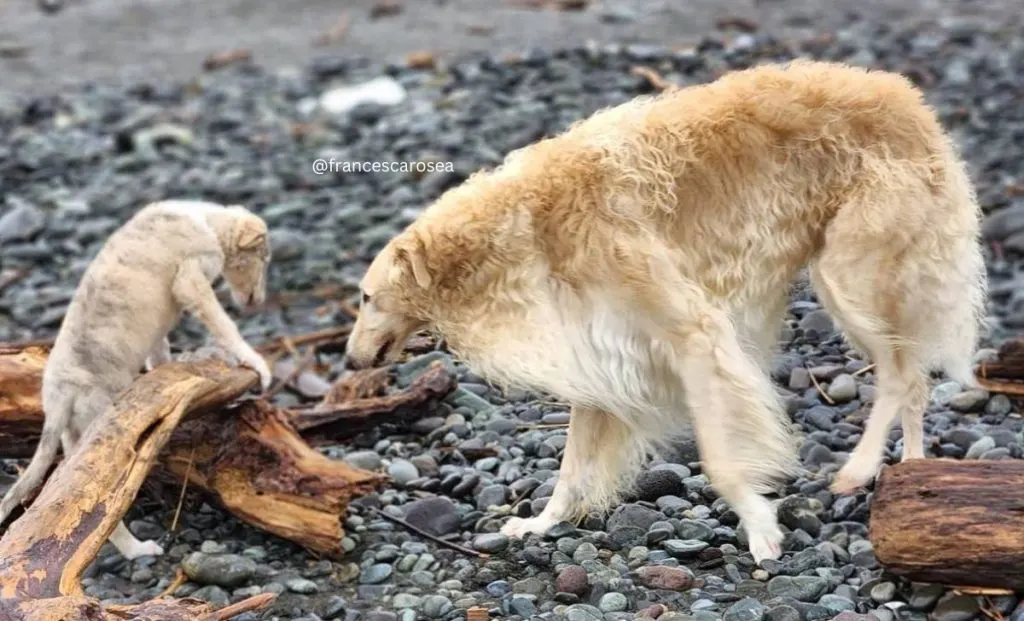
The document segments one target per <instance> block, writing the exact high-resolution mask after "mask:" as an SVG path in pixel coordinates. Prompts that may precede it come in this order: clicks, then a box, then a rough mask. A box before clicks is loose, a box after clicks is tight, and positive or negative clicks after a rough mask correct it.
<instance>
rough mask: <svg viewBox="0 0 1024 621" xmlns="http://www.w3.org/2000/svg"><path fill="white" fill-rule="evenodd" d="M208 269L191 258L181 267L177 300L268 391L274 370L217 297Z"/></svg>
mask: <svg viewBox="0 0 1024 621" xmlns="http://www.w3.org/2000/svg"><path fill="white" fill-rule="evenodd" d="M204 267H205V266H204V265H203V264H202V263H201V262H200V261H199V260H196V259H187V260H185V261H184V262H183V263H182V264H181V266H180V267H179V268H178V274H177V275H176V277H175V279H174V286H173V292H174V297H175V299H176V300H177V301H178V303H179V304H180V305H181V307H182V308H184V309H185V310H186V311H188V312H189V313H191V314H193V315H195V316H196V318H197V319H199V321H200V322H201V323H202V324H203V325H204V326H206V329H208V330H209V331H210V333H211V334H212V335H213V338H214V339H215V340H216V341H217V343H218V344H219V345H220V346H221V347H223V348H224V349H226V350H228V351H229V352H231V354H232V355H234V356H235V357H236V358H237V359H238V360H239V362H241V363H242V364H243V365H245V366H247V367H249V368H251V369H253V370H254V371H256V373H258V374H259V376H260V383H261V384H262V386H263V389H264V390H266V389H267V388H269V387H270V382H271V380H272V379H273V375H272V374H271V372H270V367H269V366H268V365H267V362H266V361H265V360H264V359H263V356H261V355H260V354H259V352H257V351H256V350H255V349H253V348H252V346H251V345H249V343H247V342H246V341H245V339H244V338H243V337H242V334H241V333H240V332H239V331H238V326H236V325H235V322H234V321H232V320H231V317H229V316H228V314H227V312H225V311H224V308H223V307H222V306H221V305H220V302H218V301H217V295H216V294H215V293H214V292H213V287H212V286H211V285H210V281H209V279H208V278H207V276H206V273H207V271H209V270H207V269H204Z"/></svg>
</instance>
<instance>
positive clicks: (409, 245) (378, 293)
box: [346, 230, 434, 369]
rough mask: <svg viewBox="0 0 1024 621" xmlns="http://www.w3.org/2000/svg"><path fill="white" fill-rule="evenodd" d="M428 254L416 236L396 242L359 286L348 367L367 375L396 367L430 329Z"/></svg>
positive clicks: (403, 236) (372, 265)
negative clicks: (409, 345)
mask: <svg viewBox="0 0 1024 621" xmlns="http://www.w3.org/2000/svg"><path fill="white" fill-rule="evenodd" d="M428 251H429V249H428V248H427V244H426V243H425V242H424V240H423V238H422V237H420V236H419V235H418V234H417V233H416V232H415V231H411V230H406V231H405V232H403V233H402V234H401V235H399V236H397V237H395V238H394V239H392V240H391V241H390V242H389V243H388V244H387V246H385V247H384V249H383V250H381V251H380V253H379V254H378V255H377V257H376V258H374V260H373V262H372V263H370V267H369V268H368V269H367V270H366V274H365V275H364V276H363V280H362V282H360V283H359V288H360V293H361V294H362V300H361V302H360V305H359V317H358V318H357V319H356V323H355V325H354V326H353V327H352V333H351V335H349V337H348V344H347V346H346V355H347V358H348V366H349V368H352V369H364V368H367V367H371V366H375V365H379V364H381V363H384V362H392V361H394V360H395V358H397V357H398V354H399V353H401V351H402V346H403V345H404V344H405V341H406V340H407V339H408V338H409V337H410V336H411V335H412V334H414V333H415V332H418V331H419V330H422V329H424V328H426V327H428V325H429V319H428V317H427V313H426V312H425V310H424V309H425V308H426V306H427V305H426V300H427V299H428V296H429V294H430V291H431V285H432V284H434V282H433V280H434V279H433V278H432V276H431V272H430V269H429V268H428V264H427V253H428Z"/></svg>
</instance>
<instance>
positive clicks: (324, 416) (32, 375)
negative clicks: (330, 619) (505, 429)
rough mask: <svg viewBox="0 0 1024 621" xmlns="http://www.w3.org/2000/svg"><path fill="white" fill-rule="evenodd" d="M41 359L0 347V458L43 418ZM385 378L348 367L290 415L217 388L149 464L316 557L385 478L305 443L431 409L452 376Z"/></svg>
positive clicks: (16, 448) (15, 452)
mask: <svg viewBox="0 0 1024 621" xmlns="http://www.w3.org/2000/svg"><path fill="white" fill-rule="evenodd" d="M46 356H47V352H46V349H45V348H44V347H31V348H28V349H25V350H21V351H18V350H7V351H4V350H0V457H7V458H11V457H29V456H31V455H32V453H33V451H34V450H35V446H36V444H37V442H38V439H39V432H40V430H41V429H42V424H43V411H42V406H41V403H40V396H39V389H40V384H41V378H42V370H43V367H44V365H45V363H46ZM174 366H175V368H189V367H188V366H187V365H186V366H182V365H174ZM204 368H205V367H204ZM218 368H220V367H218ZM221 370H222V371H223V370H224V368H221ZM159 371H160V372H161V374H160V375H157V374H156V373H157V372H156V371H154V372H153V373H151V374H148V375H147V376H148V377H149V378H150V380H152V379H153V377H157V378H158V379H159V378H160V377H163V375H162V374H163V373H164V368H163V367H161V369H159ZM236 372H237V373H242V374H244V375H245V376H247V377H249V376H252V375H253V374H252V373H251V372H248V371H244V370H239V371H236ZM140 381H141V380H140ZM160 381H161V382H172V383H173V382H176V381H178V380H177V379H171V378H164V379H162V380H160ZM389 384H390V379H389V377H388V373H387V370H386V369H371V370H367V371H362V372H359V373H353V374H351V375H349V376H348V377H346V378H345V379H344V380H343V381H340V382H338V383H337V384H335V386H334V387H333V389H332V390H331V393H330V394H329V395H328V396H327V397H326V398H325V399H324V401H323V403H322V404H321V405H320V406H318V407H315V408H307V409H302V410H294V411H290V410H282V409H278V408H274V407H272V406H270V405H268V404H267V403H265V402H262V401H244V402H242V403H240V404H237V405H235V406H229V404H230V402H231V401H232V400H233V399H234V398H235V396H237V395H233V394H230V395H229V393H225V396H226V397H229V398H225V399H224V400H222V401H220V402H218V403H216V404H215V405H214V406H211V407H207V408H205V409H204V411H202V412H197V413H199V414H202V416H196V415H195V414H197V413H193V412H190V415H189V416H187V417H186V420H184V421H182V422H181V424H179V425H178V426H177V428H176V429H175V430H174V431H173V433H172V435H171V437H170V439H169V441H168V443H167V446H166V447H165V448H164V450H163V451H162V453H161V454H160V455H159V463H158V465H159V466H161V467H162V468H163V469H164V470H166V471H169V472H170V473H172V474H173V475H175V476H176V477H178V478H179V479H182V478H184V477H186V476H187V477H188V485H189V486H190V487H191V488H193V489H200V490H202V491H204V492H207V493H208V494H209V495H210V496H211V497H212V499H213V500H214V501H216V502H218V503H219V504H220V505H222V506H223V507H224V508H225V509H226V510H228V511H230V512H231V513H233V514H234V515H236V516H237V517H239V518H240V519H242V520H244V521H245V522H248V523H249V524H252V525H253V526H256V527H257V528H260V529H263V530H265V531H267V532H270V533H273V534H275V535H278V536H280V537H283V538H285V539H288V540H290V541H293V542H295V543H297V544H298V545H300V546H303V547H305V548H307V549H309V550H312V551H315V552H317V553H319V554H324V555H328V556H331V555H336V554H340V553H341V548H340V546H341V540H342V537H343V536H344V532H343V531H342V527H341V520H340V516H341V515H342V514H343V513H344V511H345V508H346V506H347V505H348V503H349V501H350V500H351V499H352V498H355V497H358V496H362V495H365V494H367V493H369V492H370V491H372V490H373V489H374V488H375V487H376V486H378V485H379V484H381V483H383V482H384V481H385V480H386V477H384V476H383V475H380V474H376V473H371V472H366V471H363V470H358V469H354V468H352V467H350V466H348V465H347V464H345V463H344V462H338V461H333V460H330V459H328V458H326V457H324V456H323V455H321V454H320V453H319V452H317V451H316V450H314V449H312V448H311V447H310V446H309V445H308V443H307V442H308V441H312V442H314V443H319V442H337V441H339V440H341V439H345V438H349V437H352V436H354V435H357V434H359V433H361V432H363V431H365V430H367V429H370V428H372V427H375V426H377V425H380V424H382V423H399V424H402V423H406V422H409V421H410V420H411V419H412V418H414V417H418V416H422V415H423V413H424V412H427V411H430V409H431V407H432V406H433V405H434V404H436V402H437V401H439V400H440V399H442V398H444V396H445V395H447V394H448V393H449V392H450V391H451V390H452V389H453V388H454V387H455V385H456V380H455V378H454V377H453V376H452V375H451V374H450V373H449V372H448V371H447V370H446V369H445V367H444V366H443V365H442V364H441V363H440V362H436V363H434V364H433V365H431V366H430V367H428V369H427V370H426V371H425V372H424V373H423V374H421V375H420V376H419V377H418V378H417V379H416V380H415V381H414V382H413V383H412V385H411V386H409V387H408V388H406V389H405V390H402V391H399V392H396V393H392V394H384V393H385V388H386V387H387V386H388V385H389ZM244 390H245V388H242V392H244ZM239 394H241V393H240V392H239ZM300 433H302V436H300Z"/></svg>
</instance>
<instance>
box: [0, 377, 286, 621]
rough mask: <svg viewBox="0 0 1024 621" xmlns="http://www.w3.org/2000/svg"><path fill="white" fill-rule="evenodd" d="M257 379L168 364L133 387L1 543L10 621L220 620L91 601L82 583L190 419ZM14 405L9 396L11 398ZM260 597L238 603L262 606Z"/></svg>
mask: <svg viewBox="0 0 1024 621" xmlns="http://www.w3.org/2000/svg"><path fill="white" fill-rule="evenodd" d="M255 381H256V376H255V374H254V373H253V372H252V371H248V370H244V369H230V368H228V367H227V366H226V365H224V364H223V363H216V362H214V361H207V362H204V363H199V364H194V365H183V364H169V365H165V366H163V367H161V368H159V369H157V370H156V371H154V372H153V373H150V374H147V375H145V376H143V377H141V378H139V380H138V381H136V382H135V383H134V384H133V385H132V386H131V387H130V388H129V389H128V390H127V391H125V393H123V394H122V395H120V396H119V398H118V399H117V401H116V402H115V404H114V405H113V406H112V407H111V408H110V409H108V410H107V411H106V412H105V413H104V414H103V415H102V416H101V417H100V418H99V419H97V421H96V423H97V424H96V425H93V426H91V427H90V429H89V430H88V431H87V432H86V434H85V435H84V436H83V437H82V440H81V442H80V443H79V445H78V446H77V447H76V449H75V450H74V451H73V452H72V454H71V455H68V456H66V457H65V459H64V460H63V461H62V462H61V463H60V465H59V466H58V467H57V470H56V471H55V472H54V476H53V481H54V482H55V483H57V484H50V485H45V486H44V487H43V488H42V491H41V492H40V493H39V495H38V497H37V498H36V499H35V501H34V502H33V503H32V504H31V505H30V506H29V508H28V509H27V510H26V512H25V514H24V515H23V516H22V517H21V518H20V519H18V520H16V521H15V522H14V524H12V525H11V527H10V528H9V529H8V530H7V532H6V533H5V534H4V536H3V537H2V538H0V613H2V614H3V618H4V619H12V620H15V619H24V620H26V621H27V620H32V621H37V620H38V621H58V620H59V621H72V620H79V619H81V620H87V619H88V620H90V621H91V620H94V619H132V618H135V619H144V618H150V619H152V618H160V619H167V620H168V621H174V620H177V619H182V620H184V619H210V620H212V619H221V618H227V617H224V616H223V614H224V613H223V612H216V611H211V610H210V609H209V607H208V606H206V605H204V604H202V603H200V602H197V601H194V600H181V601H175V600H169V599H166V600H154V601H151V602H148V603H145V604H141V605H140V606H135V607H132V606H119V607H107V608H104V607H103V606H101V605H100V604H99V603H98V602H97V601H95V600H91V599H89V598H86V597H84V595H83V591H82V587H81V583H80V579H81V576H82V573H83V571H84V570H85V569H86V567H87V566H88V565H89V564H90V563H91V562H92V560H93V559H94V558H95V557H96V553H97V552H98V551H99V549H100V546H102V545H103V543H104V542H106V540H107V538H108V537H109V536H110V533H111V532H112V531H113V529H114V527H115V526H116V524H117V522H118V520H120V519H121V518H122V516H123V515H124V514H125V512H126V511H127V509H128V507H129V505H130V504H131V503H132V501H133V500H134V498H135V495H136V493H137V492H138V490H139V487H140V486H141V485H142V482H143V480H144V479H145V477H146V475H147V474H148V473H149V470H150V468H151V467H152V466H153V464H154V463H155V462H156V459H157V456H158V455H159V453H160V451H161V450H162V449H163V447H164V445H165V444H166V443H167V441H168V440H169V439H170V437H171V433H172V432H173V431H174V429H175V428H176V427H177V425H178V423H179V422H180V421H181V420H182V418H183V417H184V416H185V414H186V413H189V412H199V411H204V410H208V409H210V408H217V407H220V406H222V405H223V404H225V403H227V402H230V401H232V400H234V399H236V398H237V397H239V396H240V395H242V394H243V393H244V392H245V391H246V389H247V388H248V387H249V386H251V385H252V384H253V383H254V382H255ZM6 398H8V400H10V399H11V395H6ZM271 599H272V598H267V597H257V598H252V599H250V600H247V601H246V602H243V603H244V604H245V605H244V606H242V607H239V606H237V605H236V606H235V607H234V608H233V609H232V610H231V611H229V612H230V613H231V614H232V615H236V614H238V613H240V612H242V611H243V610H251V609H253V608H258V607H262V606H265V605H267V604H269V603H270V601H271Z"/></svg>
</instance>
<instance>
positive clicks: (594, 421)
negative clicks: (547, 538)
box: [501, 407, 645, 537]
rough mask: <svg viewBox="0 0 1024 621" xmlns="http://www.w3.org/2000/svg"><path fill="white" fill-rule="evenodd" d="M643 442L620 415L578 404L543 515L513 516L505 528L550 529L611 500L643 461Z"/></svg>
mask: <svg viewBox="0 0 1024 621" xmlns="http://www.w3.org/2000/svg"><path fill="white" fill-rule="evenodd" d="M644 457H645V451H644V447H643V445H642V443H640V442H639V441H638V438H637V437H636V436H635V435H634V434H633V432H632V431H631V430H630V428H629V427H628V426H627V425H626V424H625V423H624V422H622V421H621V420H620V419H619V418H617V417H616V416H614V415H613V414H610V413H608V412H605V411H603V410H598V409H593V408H583V407H574V408H573V409H572V414H571V415H570V417H569V436H568V438H567V440H566V443H565V452H564V454H563V456H562V464H561V467H560V469H559V474H558V482H557V483H556V484H555V491H554V493H552V495H551V498H550V499H549V500H548V504H547V505H546V506H545V507H544V510H543V511H542V512H541V514H540V515H538V516H536V517H533V518H530V519H522V518H512V519H511V520H509V521H508V522H507V523H506V524H505V526H504V527H503V528H502V529H501V532H502V533H503V534H505V535H507V536H509V537H523V536H525V535H526V534H528V533H541V534H543V533H545V532H547V530H548V529H549V528H551V527H552V526H554V525H555V524H557V523H559V522H561V521H570V522H571V521H575V520H577V519H579V518H582V517H583V516H584V515H586V514H587V513H588V512H590V511H603V510H606V509H608V508H609V507H610V506H612V505H613V504H614V503H615V502H616V500H617V499H618V497H619V494H620V492H621V491H622V489H623V488H624V487H625V486H626V485H627V484H628V483H629V477H630V476H631V475H632V474H634V473H635V472H636V470H637V468H639V466H640V464H642V462H643V459H644Z"/></svg>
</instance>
